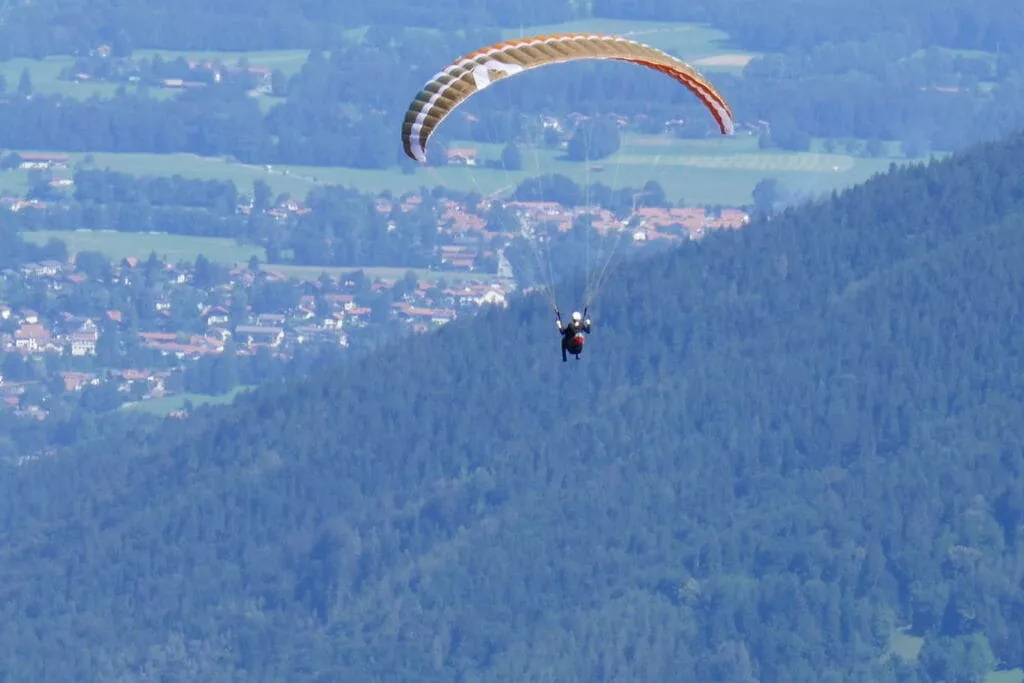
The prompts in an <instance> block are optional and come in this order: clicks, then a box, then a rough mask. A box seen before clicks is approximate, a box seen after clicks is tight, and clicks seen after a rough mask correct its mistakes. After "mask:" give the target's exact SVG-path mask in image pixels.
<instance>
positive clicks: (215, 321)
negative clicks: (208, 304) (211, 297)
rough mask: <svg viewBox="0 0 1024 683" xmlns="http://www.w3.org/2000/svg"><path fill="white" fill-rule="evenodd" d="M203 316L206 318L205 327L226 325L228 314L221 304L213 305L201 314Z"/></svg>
mask: <svg viewBox="0 0 1024 683" xmlns="http://www.w3.org/2000/svg"><path fill="white" fill-rule="evenodd" d="M203 318H204V319H205V320H206V326H207V327H216V326H218V325H226V324H227V322H228V319H229V318H230V314H229V312H228V310H227V309H226V308H224V307H223V306H213V307H212V308H210V309H208V310H207V311H206V313H204V314H203Z"/></svg>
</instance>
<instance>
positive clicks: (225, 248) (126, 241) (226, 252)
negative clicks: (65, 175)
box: [22, 230, 267, 264]
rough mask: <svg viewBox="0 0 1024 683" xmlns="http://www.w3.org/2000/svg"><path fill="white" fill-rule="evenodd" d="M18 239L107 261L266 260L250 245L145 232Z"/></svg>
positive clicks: (45, 233)
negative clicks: (57, 242)
mask: <svg viewBox="0 0 1024 683" xmlns="http://www.w3.org/2000/svg"><path fill="white" fill-rule="evenodd" d="M22 237H23V238H24V239H25V240H26V241H28V242H32V243H35V244H45V243H46V242H47V241H48V240H50V239H58V240H61V241H62V242H64V243H65V244H67V245H68V251H69V252H71V253H77V252H80V251H98V252H100V253H101V254H104V255H105V256H107V257H109V258H110V259H111V260H118V261H119V260H121V259H123V258H128V257H130V256H134V257H135V258H138V259H146V258H149V255H150V254H151V253H154V252H155V253H156V255H157V256H159V257H161V258H163V259H164V260H166V261H167V262H169V263H178V262H180V261H189V262H191V261H195V260H196V257H197V256H199V255H200V254H202V255H203V256H205V257H206V258H207V259H209V260H210V261H217V262H220V263H233V264H246V263H248V262H249V259H251V258H252V257H253V256H255V257H257V258H258V259H260V261H264V260H266V256H267V253H266V250H265V249H264V248H263V247H256V246H253V245H241V244H238V243H236V242H235V241H234V240H232V239H228V238H226V237H194V236H191V235H169V234H166V233H149V232H115V231H112V230H92V231H84V230H40V231H32V232H25V233H22Z"/></svg>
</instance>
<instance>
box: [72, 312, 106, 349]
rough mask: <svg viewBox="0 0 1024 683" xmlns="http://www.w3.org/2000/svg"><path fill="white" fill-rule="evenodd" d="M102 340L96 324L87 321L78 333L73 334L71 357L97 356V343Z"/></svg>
mask: <svg viewBox="0 0 1024 683" xmlns="http://www.w3.org/2000/svg"><path fill="white" fill-rule="evenodd" d="M99 339H100V331H99V329H97V327H96V323H94V322H93V321H92V320H86V321H85V323H83V324H82V327H80V328H79V329H78V331H77V332H74V333H72V335H71V338H70V340H69V341H70V342H71V355H72V356H95V355H96V342H98V341H99Z"/></svg>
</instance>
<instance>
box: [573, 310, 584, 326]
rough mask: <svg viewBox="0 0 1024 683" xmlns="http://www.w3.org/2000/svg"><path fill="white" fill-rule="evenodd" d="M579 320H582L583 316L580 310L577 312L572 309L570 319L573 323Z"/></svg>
mask: <svg viewBox="0 0 1024 683" xmlns="http://www.w3.org/2000/svg"><path fill="white" fill-rule="evenodd" d="M581 320H583V316H582V315H580V312H579V311H573V314H572V321H573V322H574V323H578V322H579V321H581Z"/></svg>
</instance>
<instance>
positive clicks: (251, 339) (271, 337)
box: [235, 325, 284, 347]
mask: <svg viewBox="0 0 1024 683" xmlns="http://www.w3.org/2000/svg"><path fill="white" fill-rule="evenodd" d="M235 339H238V340H239V341H241V342H242V343H244V344H247V345H249V346H270V347H277V346H280V344H281V342H282V341H284V330H283V329H281V328H280V327H271V326H268V325H239V326H238V327H236V328H235Z"/></svg>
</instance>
